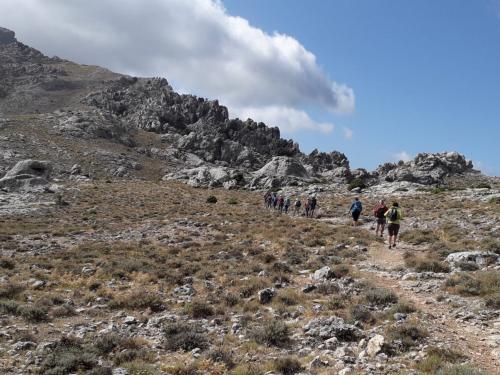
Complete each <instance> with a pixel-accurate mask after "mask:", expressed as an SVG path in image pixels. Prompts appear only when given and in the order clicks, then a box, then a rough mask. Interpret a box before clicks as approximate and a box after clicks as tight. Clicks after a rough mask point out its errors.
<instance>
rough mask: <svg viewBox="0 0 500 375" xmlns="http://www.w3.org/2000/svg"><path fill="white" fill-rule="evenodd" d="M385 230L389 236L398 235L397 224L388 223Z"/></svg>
mask: <svg viewBox="0 0 500 375" xmlns="http://www.w3.org/2000/svg"><path fill="white" fill-rule="evenodd" d="M387 230H388V231H389V236H397V235H398V233H399V224H394V223H390V224H389V226H388V227H387Z"/></svg>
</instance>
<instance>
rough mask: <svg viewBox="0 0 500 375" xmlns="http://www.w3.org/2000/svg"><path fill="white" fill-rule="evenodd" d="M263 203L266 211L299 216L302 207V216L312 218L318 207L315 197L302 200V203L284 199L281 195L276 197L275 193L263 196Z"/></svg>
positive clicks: (297, 200)
mask: <svg viewBox="0 0 500 375" xmlns="http://www.w3.org/2000/svg"><path fill="white" fill-rule="evenodd" d="M264 203H265V205H266V207H267V208H268V209H274V210H278V211H279V212H280V213H285V214H287V213H289V212H293V214H294V215H300V214H301V209H302V207H303V208H304V211H303V212H304V215H305V216H306V217H314V212H315V211H316V207H317V205H318V201H317V199H316V196H315V195H313V196H310V197H308V198H307V199H305V200H304V203H302V201H301V200H300V198H297V199H295V200H294V201H293V206H292V199H291V198H290V197H284V196H283V195H278V194H276V193H272V192H267V193H266V194H265V195H264Z"/></svg>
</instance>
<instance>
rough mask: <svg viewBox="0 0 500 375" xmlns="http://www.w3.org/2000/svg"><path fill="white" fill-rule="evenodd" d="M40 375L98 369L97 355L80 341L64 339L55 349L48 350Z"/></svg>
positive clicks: (56, 374) (58, 374)
mask: <svg viewBox="0 0 500 375" xmlns="http://www.w3.org/2000/svg"><path fill="white" fill-rule="evenodd" d="M43 358H44V359H43V361H42V363H41V365H40V373H41V374H44V375H60V374H69V373H75V372H81V371H86V370H92V369H93V368H94V367H97V355H96V353H94V352H93V351H92V349H90V348H89V347H86V346H84V345H83V344H82V343H81V341H80V340H77V339H74V338H68V337H63V338H62V339H61V340H60V341H59V342H58V343H57V344H56V346H55V347H54V348H51V349H48V350H47V351H46V352H45V353H44V356H43Z"/></svg>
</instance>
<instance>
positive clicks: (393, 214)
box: [385, 202, 403, 249]
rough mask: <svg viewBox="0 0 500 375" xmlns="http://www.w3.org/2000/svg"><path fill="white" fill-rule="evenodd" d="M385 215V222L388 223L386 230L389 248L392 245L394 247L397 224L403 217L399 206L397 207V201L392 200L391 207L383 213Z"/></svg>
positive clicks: (397, 229) (397, 231) (397, 230)
mask: <svg viewBox="0 0 500 375" xmlns="http://www.w3.org/2000/svg"><path fill="white" fill-rule="evenodd" d="M385 217H386V218H387V222H388V223H389V225H388V226H387V231H388V232H389V249H390V248H392V247H396V239H397V238H398V233H399V225H400V223H401V219H402V218H403V214H402V212H401V208H399V204H398V202H394V203H393V204H392V207H391V208H390V209H389V210H387V212H386V213H385Z"/></svg>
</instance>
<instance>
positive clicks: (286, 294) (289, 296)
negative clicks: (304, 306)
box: [278, 289, 300, 306]
mask: <svg viewBox="0 0 500 375" xmlns="http://www.w3.org/2000/svg"><path fill="white" fill-rule="evenodd" d="M278 300H279V301H280V302H282V303H283V304H284V305H286V306H295V305H297V304H298V303H299V300H300V297H299V295H298V293H297V292H296V291H295V290H293V289H286V290H284V291H283V292H282V293H280V294H279V296H278Z"/></svg>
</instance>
